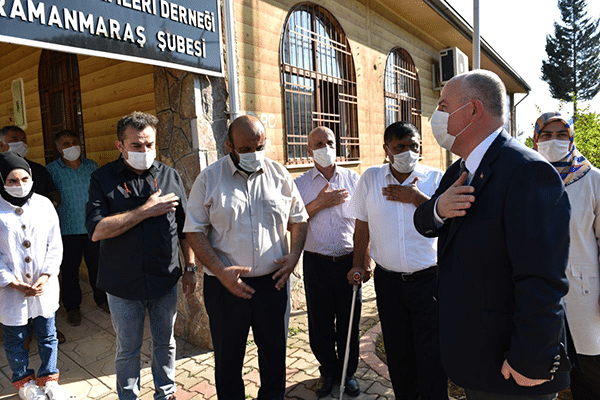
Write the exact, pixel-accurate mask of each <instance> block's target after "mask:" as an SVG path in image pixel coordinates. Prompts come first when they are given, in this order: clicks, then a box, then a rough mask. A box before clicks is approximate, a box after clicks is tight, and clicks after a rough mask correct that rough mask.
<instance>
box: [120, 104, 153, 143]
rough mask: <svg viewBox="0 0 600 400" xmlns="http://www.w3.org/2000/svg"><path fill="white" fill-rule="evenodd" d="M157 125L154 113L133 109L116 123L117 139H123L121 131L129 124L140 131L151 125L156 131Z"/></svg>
mask: <svg viewBox="0 0 600 400" xmlns="http://www.w3.org/2000/svg"><path fill="white" fill-rule="evenodd" d="M157 125H158V118H156V117H155V116H154V115H152V114H148V113H144V112H141V111H134V112H132V113H130V114H127V115H125V116H124V117H121V119H120V120H119V122H118V123H117V139H119V141H121V142H122V141H123V132H125V129H127V127H128V126H131V127H132V128H135V129H137V130H138V131H142V130H144V129H146V127H148V126H151V127H152V128H153V129H154V130H155V131H156V126H157Z"/></svg>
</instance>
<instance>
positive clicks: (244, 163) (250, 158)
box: [236, 150, 266, 172]
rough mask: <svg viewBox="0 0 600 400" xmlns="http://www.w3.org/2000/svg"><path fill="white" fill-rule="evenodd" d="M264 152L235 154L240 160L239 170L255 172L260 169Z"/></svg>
mask: <svg viewBox="0 0 600 400" xmlns="http://www.w3.org/2000/svg"><path fill="white" fill-rule="evenodd" d="M265 152H266V150H260V151H255V152H254V153H241V154H240V153H237V151H236V153H237V155H238V157H239V158H240V162H239V165H240V168H241V169H243V170H244V171H248V172H256V171H258V170H260V169H261V168H262V165H263V161H264V159H265Z"/></svg>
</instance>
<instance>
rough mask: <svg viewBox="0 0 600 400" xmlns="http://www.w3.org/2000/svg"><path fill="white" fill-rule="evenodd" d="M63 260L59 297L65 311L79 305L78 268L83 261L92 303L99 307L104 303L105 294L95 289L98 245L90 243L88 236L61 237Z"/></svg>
mask: <svg viewBox="0 0 600 400" xmlns="http://www.w3.org/2000/svg"><path fill="white" fill-rule="evenodd" d="M62 242H63V259H62V263H61V264H60V274H61V282H60V297H61V300H62V303H63V306H64V307H65V308H66V309H67V311H70V310H74V309H77V308H79V306H80V305H81V287H80V286H79V266H80V265H81V258H82V257H83V258H84V259H85V265H86V266H87V270H88V276H89V278H90V286H91V287H92V291H93V292H94V301H95V302H96V304H98V305H100V304H102V303H106V293H105V292H103V291H102V290H100V289H98V288H97V287H96V280H97V279H98V257H99V253H100V243H99V242H92V241H91V240H90V239H89V238H88V235H63V236H62Z"/></svg>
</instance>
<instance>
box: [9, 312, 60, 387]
mask: <svg viewBox="0 0 600 400" xmlns="http://www.w3.org/2000/svg"><path fill="white" fill-rule="evenodd" d="M30 321H32V325H33V330H34V332H35V336H36V337H37V343H38V352H39V354H40V359H41V361H42V364H41V365H40V369H39V370H38V374H37V377H38V378H43V377H44V376H48V375H52V374H57V373H58V368H56V357H57V355H58V339H56V327H55V325H54V316H52V318H47V319H46V318H44V317H36V318H33V319H32V320H30ZM2 329H3V330H4V350H5V351H6V358H8V365H10V369H11V370H12V372H13V375H12V381H13V382H17V381H20V380H21V379H23V378H27V377H28V376H31V377H33V375H34V374H35V372H34V371H33V370H32V369H30V368H29V353H28V352H27V351H26V350H25V347H23V344H24V343H25V339H26V338H27V336H28V334H27V325H23V326H7V325H4V324H3V325H2Z"/></svg>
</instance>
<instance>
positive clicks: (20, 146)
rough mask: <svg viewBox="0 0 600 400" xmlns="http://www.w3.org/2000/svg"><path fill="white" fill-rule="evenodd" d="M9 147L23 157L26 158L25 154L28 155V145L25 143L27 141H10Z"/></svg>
mask: <svg viewBox="0 0 600 400" xmlns="http://www.w3.org/2000/svg"><path fill="white" fill-rule="evenodd" d="M8 147H10V150H9V151H12V152H13V153H17V154H18V155H20V156H21V157H23V158H25V156H26V155H27V145H26V144H25V142H13V143H9V144H8Z"/></svg>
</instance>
